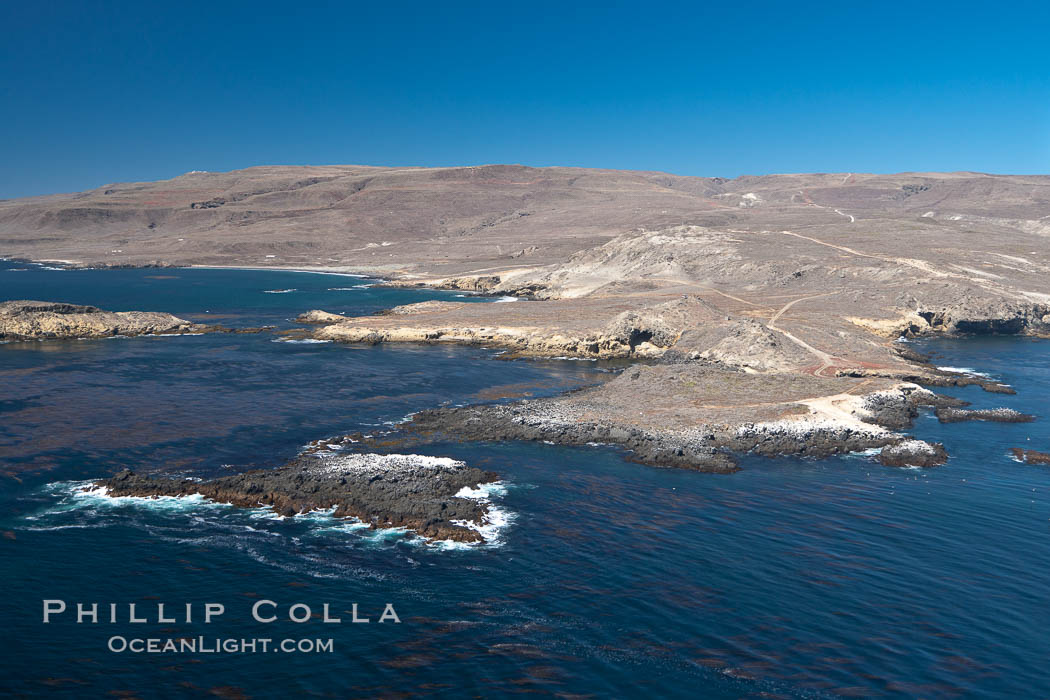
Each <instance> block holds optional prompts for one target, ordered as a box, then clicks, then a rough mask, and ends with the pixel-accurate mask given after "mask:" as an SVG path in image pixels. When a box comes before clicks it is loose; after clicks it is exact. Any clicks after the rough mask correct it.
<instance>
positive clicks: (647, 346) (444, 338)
mask: <svg viewBox="0 0 1050 700" xmlns="http://www.w3.org/2000/svg"><path fill="white" fill-rule="evenodd" d="M313 337H315V338H317V339H319V340H333V341H336V342H341V343H369V344H373V345H374V344H377V343H458V344H463V345H483V346H487V347H497V348H506V349H509V350H511V351H513V352H514V353H516V354H520V355H529V356H534V357H560V356H572V357H590V358H595V359H614V358H627V357H637V358H643V357H659V356H660V355H661V354H663V350H664V349H663V348H659V347H657V346H655V345H653V344H652V343H649V342H646V341H640V342H638V343H637V344H635V345H631V338H630V337H628V338H622V337H618V336H616V337H614V336H609V335H603V334H596V333H588V334H581V335H570V334H565V333H559V332H556V331H555V332H548V331H543V330H540V329H536V328H520V327H499V326H496V327H487V326H485V327H476V328H473V327H466V328H464V327H456V326H437V325H435V326H425V325H420V326H397V327H383V326H379V325H376V326H364V325H356V324H351V323H336V324H332V325H327V326H324V327H323V328H320V329H318V330H317V331H316V332H315V333H314V336H313ZM624 340H627V342H624Z"/></svg>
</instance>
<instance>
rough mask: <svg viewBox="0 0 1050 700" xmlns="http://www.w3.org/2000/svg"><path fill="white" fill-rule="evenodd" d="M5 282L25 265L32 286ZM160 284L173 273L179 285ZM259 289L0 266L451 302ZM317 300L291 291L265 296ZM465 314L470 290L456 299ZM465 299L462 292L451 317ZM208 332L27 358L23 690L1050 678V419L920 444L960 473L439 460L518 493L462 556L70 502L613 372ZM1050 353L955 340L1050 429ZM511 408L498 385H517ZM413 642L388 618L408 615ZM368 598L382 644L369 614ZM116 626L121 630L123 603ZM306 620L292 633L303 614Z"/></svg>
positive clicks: (20, 438)
mask: <svg viewBox="0 0 1050 700" xmlns="http://www.w3.org/2000/svg"><path fill="white" fill-rule="evenodd" d="M4 265H5V268H8V267H12V266H14V267H18V266H17V265H11V264H4ZM156 275H163V276H165V277H166V276H169V275H171V276H174V277H176V279H153V277H154V276H156ZM355 283H360V282H359V281H355V280H353V279H351V278H337V277H330V276H321V275H308V274H302V273H278V272H261V271H196V270H195V271H187V270H178V271H170V270H165V271H160V272H158V271H152V272H151V271H143V270H117V271H84V272H58V271H47V270H40V269H38V268H33V269H29V270H27V271H25V272H7V271H5V269H4V268H0V298H23V297H29V298H42V299H55V300H68V301H77V302H83V303H92V304H96V305H99V306H102V307H106V308H118V309H119V308H139V309H158V310H166V311H172V312H176V313H183V314H187V313H189V312H193V311H202V310H204V309H207V310H209V311H210V312H211V313H212V314H213V315H215V316H217V317H220V316H221V317H222V319H223V320H222V322H223V323H226V324H227V325H256V324H258V323H260V322H264V321H267V322H278V323H284V319H287V318H290V317H292V316H294V315H295V314H296V313H298V312H300V311H303V310H305V309H308V308H317V307H319V308H325V309H328V310H333V311H346V312H348V313H362V312H368V311H370V310H375V309H378V308H383V307H388V306H392V305H395V304H400V303H407V302H411V301H419V300H422V299H425V298H435V297H438V296H442V295H440V294H438V293H434V292H415V291H405V290H396V291H395V290H382V289H374V288H368V289H353V290H351V291H329V287H351V286H352V284H355ZM291 288H294V289H297V290H299V291H296V292H288V293H284V294H264V293H262V292H263V290H273V289H291ZM444 296H447V295H444ZM443 298H444V297H443ZM272 340H273V338H272V337H271V336H268V335H260V336H251V335H235V336H227V335H222V336H220V335H207V336H195V337H180V338H170V337H169V338H135V339H114V340H98V341H76V342H68V343H19V344H8V345H2V346H0V456H2V461H0V472H2V473H3V476H2V477H0V484H2V492H0V498H2V504H3V507H2V515H0V530H2V531H3V537H0V552H2V553H3V558H2V560H0V562H2V567H3V568H2V572H3V574H4V579H3V580H4V582H5V591H4V595H3V596H2V602H0V606H2V608H3V619H4V621H5V624H6V627H7V629H6V630H5V634H4V635H3V638H2V641H0V647H2V649H0V689H8V690H11V691H14V692H16V693H22V694H28V695H39V694H47V693H50V694H65V695H69V696H76V697H84V696H88V697H94V696H100V695H104V694H106V693H113V694H116V695H119V694H121V693H124V692H128V693H137V694H139V695H142V696H163V697H181V696H184V695H191V696H192V695H203V694H209V693H211V694H213V695H219V696H225V697H241V696H251V697H277V696H285V695H288V694H290V693H302V694H309V695H330V696H336V697H347V696H377V695H378V696H389V695H395V694H409V695H415V694H421V695H433V696H446V697H458V696H462V695H484V696H493V695H495V696H499V695H509V694H518V693H531V694H537V693H538V694H541V695H571V694H591V695H594V696H600V697H609V696H625V695H627V696H634V695H638V694H640V693H648V694H651V695H653V696H656V697H670V696H675V697H757V696H760V695H761V694H763V693H767V694H772V695H774V696H787V697H831V696H836V695H845V696H854V697H856V696H860V697H868V696H872V697H912V696H923V697H965V696H975V695H981V696H993V697H1018V696H1024V697H1039V696H1046V695H1047V694H1048V693H1050V681H1048V680H1047V678H1046V676H1045V673H1044V672H1043V670H1042V669H1043V668H1044V664H1045V659H1047V658H1048V656H1050V642H1048V640H1047V633H1046V629H1047V626H1048V624H1047V623H1050V613H1048V612H1047V610H1048V602H1050V601H1048V598H1050V528H1048V526H1050V502H1048V500H1047V497H1046V496H1047V488H1048V487H1050V468H1046V467H1035V466H1027V465H1023V464H1019V463H1017V462H1014V461H1012V460H1011V459H1010V458H1009V457H1008V456H1007V450H1008V448H1010V447H1014V446H1023V447H1031V448H1034V449H1042V450H1044V451H1048V450H1050V430H1048V428H1047V425H1048V423H1047V422H1046V420H1042V421H1040V422H1037V423H1034V424H1028V425H999V424H982V423H969V424H967V423H962V424H953V425H941V424H939V423H938V422H937V421H936V420H935V419H932V418H930V417H922V418H920V420H919V421H918V423H917V425H916V427H915V430H914V431H913V432H914V433H915V434H917V435H918V436H920V437H923V438H925V439H934V440H940V441H943V442H944V443H945V445H946V446H947V448H948V450H949V452H950V453H951V455H952V458H951V460H950V461H949V463H948V464H947V465H945V466H943V467H940V468H938V469H933V470H908V469H906V470H898V469H890V468H884V467H881V466H879V465H877V464H875V463H873V462H872V461H870V460H869V459H866V458H864V457H859V456H851V457H845V458H840V459H831V460H824V461H802V460H788V459H781V460H766V459H745V460H744V461H743V463H742V466H743V467H744V470H743V471H741V472H739V473H736V474H733V475H730V476H715V475H705V474H696V473H692V472H686V471H679V470H671V469H655V468H647V467H642V466H639V465H636V464H631V463H628V462H626V461H624V460H623V459H622V458H621V456H620V455H619V454H618V453H617V452H615V451H613V450H609V449H568V448H561V447H555V446H550V445H544V444H442V445H436V446H431V447H429V448H427V449H426V450H425V452H426V453H428V454H435V455H447V456H451V457H455V458H458V459H464V460H466V461H467V462H469V463H471V464H474V465H478V466H482V467H485V468H490V469H494V470H497V471H499V472H501V473H502V474H503V475H505V477H506V479H505V481H506V490H505V494H504V495H502V496H497V497H496V502H497V503H498V505H499V507H500V508H501V509H503V510H504V511H505V512H506V513H507V514H508V519H509V524H508V525H507V526H506V527H505V528H503V529H502V530H501V532H500V535H499V538H498V542H497V544H495V545H493V546H486V547H475V548H469V549H448V548H441V547H434V546H428V545H424V544H421V543H420V542H418V541H416V540H415V539H414V538H412V537H411V536H410V535H408V534H404V533H389V532H387V533H379V534H377V533H371V532H369V531H367V530H361V529H359V528H355V527H353V526H351V525H347V524H346V523H340V522H336V521H332V520H331V519H326V518H324V517H319V516H315V517H310V518H296V519H287V520H278V519H273V518H271V517H268V516H267V515H266V514H265V513H263V512H253V511H245V510H237V509H233V508H230V507H226V506H216V505H208V504H204V503H192V502H189V503H187V502H161V503H153V504H152V505H142V504H136V503H133V502H113V501H111V500H106V499H103V498H91V497H77V496H74V495H73V492H74V489H75V483H76V482H78V481H79V480H83V479H87V478H90V477H95V476H102V475H105V474H109V473H112V472H113V471H115V470H117V469H120V468H123V467H125V466H130V467H132V468H138V469H162V470H168V471H174V472H185V473H190V474H195V475H209V474H213V473H223V472H224V471H228V470H230V469H243V468H246V467H250V466H268V465H276V464H279V463H280V462H282V461H283V460H284V459H286V458H288V457H290V456H292V455H294V454H295V453H296V452H297V451H298V449H300V447H301V446H302V445H303V444H304V443H306V442H308V441H309V440H312V439H314V438H317V437H322V436H326V435H331V434H335V433H339V432H346V431H353V430H382V429H385V427H386V426H385V424H386V423H387V422H391V421H397V420H400V419H401V417H403V416H404V415H405V414H407V413H409V412H411V411H415V410H419V409H421V408H426V407H430V406H435V405H439V404H441V403H443V402H454V403H462V402H467V401H479V400H495V399H498V398H499V397H504V396H513V395H519V394H521V393H525V392H530V393H532V394H534V395H540V394H549V393H554V392H558V391H562V390H564V389H566V388H570V387H572V386H577V385H580V384H582V383H586V382H589V381H592V380H593V378H594V377H595V376H596V374H595V373H596V372H597V371H599V370H601V369H602V368H599V367H596V366H595V364H594V363H587V362H557V361H514V362H506V361H500V360H498V359H496V357H495V353H493V352H491V351H487V350H481V349H466V348H445V347H422V348H411V347H403V348H397V347H383V346H379V347H353V346H340V345H332V344H289V343H278V342H272ZM1047 348H1048V345H1047V344H1046V343H1045V342H1037V341H1031V340H1018V339H1006V338H1003V339H985V340H972V341H948V342H939V343H937V344H935V345H931V346H928V348H927V349H932V350H934V351H936V352H937V353H939V355H940V356H939V357H938V360H937V361H938V363H939V364H942V365H952V366H965V367H972V368H975V369H977V370H980V371H983V372H988V373H991V374H993V375H994V376H995V377H997V378H1001V379H1002V380H1004V381H1006V382H1008V383H1011V384H1013V385H1014V386H1016V387H1017V388H1018V390H1019V394H1018V395H1017V396H996V395H991V394H986V393H983V392H981V391H980V390H979V389H976V388H967V389H960V390H953V392H952V393H955V394H957V395H959V396H962V397H964V398H967V399H969V400H971V401H973V402H974V404H975V405H977V406H981V407H986V406H987V407H991V406H999V405H1006V406H1010V407H1012V408H1015V409H1018V410H1021V411H1026V412H1031V413H1036V414H1041V415H1044V416H1045V415H1047V414H1050V411H1048V410H1047V400H1046V396H1047V390H1048V389H1050V358H1048V355H1047ZM493 387H496V388H493ZM45 598H53V599H64V600H66V601H67V602H69V603H70V604H73V603H75V602H86V603H91V602H99V603H105V604H108V603H110V602H115V603H119V604H121V606H122V607H123V608H125V610H124V611H123V612H122V617H124V618H126V605H127V604H128V603H132V602H134V603H136V604H138V607H139V611H140V612H141V611H143V610H151V611H152V612H150V616H151V618H153V617H155V615H156V608H155V606H156V604H157V603H158V602H165V603H167V604H168V606H167V608H168V610H169V611H170V610H171V609H172V607H173V606H174V605H176V604H177V605H178V606H179V609H181V606H182V605H184V604H185V603H187V602H193V603H196V604H198V608H197V609H196V612H195V615H197V616H198V617H199V616H200V615H201V614H202V611H203V607H202V606H203V604H204V603H206V602H218V603H222V604H224V605H225V607H226V613H225V614H224V615H223V616H222V617H221V618H219V619H218V620H216V621H215V622H213V623H212V624H210V625H204V624H202V623H200V622H199V621H197V618H195V621H194V622H192V623H188V624H187V623H185V622H182V621H181V620H180V621H179V622H176V623H170V624H169V623H162V624H158V623H156V622H154V621H151V622H149V623H146V624H138V625H130V624H127V623H126V622H124V623H121V624H115V625H111V624H108V623H100V624H97V625H91V624H89V623H84V624H80V625H77V624H75V623H74V621H73V620H72V619H71V615H69V614H66V615H63V616H61V617H60V618H59V619H57V620H56V621H55V622H53V623H51V624H48V625H43V624H41V600H42V599H45ZM260 598H266V599H271V600H274V601H277V602H279V603H282V605H284V606H287V605H289V604H292V603H300V602H301V603H306V604H308V605H310V606H311V608H312V609H313V611H314V612H315V613H320V611H321V606H322V605H323V604H324V603H329V604H330V609H331V610H332V612H333V614H339V615H340V616H341V617H342V619H343V624H340V625H333V624H325V623H323V622H321V621H320V620H319V619H315V620H312V621H310V622H307V623H304V624H295V623H292V622H289V621H287V620H281V621H278V622H274V623H271V624H266V625H264V624H260V623H257V622H254V621H253V620H252V619H251V616H250V608H251V606H252V604H253V603H254V602H255V601H257V600H259V599H260ZM388 602H389V603H392V604H393V605H394V607H395V608H396V611H397V613H398V615H399V616H400V618H401V620H402V622H401V624H392V623H384V624H378V623H377V622H376V619H377V618H378V616H379V613H380V612H381V611H382V609H383V605H384V604H385V603H388ZM353 603H357V604H358V608H359V613H360V614H361V615H363V616H367V617H370V618H371V619H372V622H371V623H370V624H351V623H350V621H349V620H350V614H349V613H348V612H343V611H347V610H350V609H351V605H352V604H353ZM102 610H103V617H105V616H106V611H108V606H103V608H102ZM285 611H286V608H282V615H283V614H284V612H285ZM114 635H122V636H125V637H128V638H132V637H147V638H148V637H157V638H167V637H183V636H187V637H188V636H197V635H206V636H207V637H209V638H214V637H223V638H227V637H236V638H242V637H244V638H274V639H277V640H280V639H284V638H291V639H301V638H307V639H313V638H320V639H328V638H331V639H332V640H333V648H334V651H333V652H332V653H313V654H308V653H279V652H274V653H267V654H263V653H255V654H250V653H233V654H217V653H213V654H181V655H180V654H145V653H143V654H133V653H131V652H124V653H113V652H110V651H108V650H107V640H109V639H110V637H112V636H114Z"/></svg>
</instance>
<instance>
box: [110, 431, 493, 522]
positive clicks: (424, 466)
mask: <svg viewBox="0 0 1050 700" xmlns="http://www.w3.org/2000/svg"><path fill="white" fill-rule="evenodd" d="M497 479H498V475H497V474H495V473H494V472H487V471H482V470H480V469H477V468H474V467H468V466H467V465H466V464H464V463H463V462H460V461H457V460H454V459H448V458H445V457H426V456H422V455H377V454H331V453H321V452H315V453H313V454H306V455H303V456H300V457H298V458H296V459H294V460H292V461H291V462H289V463H288V464H286V465H284V466H282V467H280V468H278V469H257V470H253V471H249V472H244V473H243V474H238V475H236V476H227V477H221V478H218V479H213V480H210V481H192V480H189V479H179V480H176V479H166V478H162V477H157V478H153V477H147V476H140V475H138V474H135V473H134V472H132V471H127V470H125V471H123V472H121V473H119V474H117V475H116V476H114V477H112V478H110V479H101V480H99V481H97V482H95V484H96V485H97V486H100V487H103V488H105V489H106V490H107V493H108V495H110V496H138V497H144V498H154V497H158V496H190V495H193V494H200V495H202V496H204V497H205V498H207V499H209V500H212V501H215V502H218V503H229V504H232V505H235V506H240V507H243V508H257V507H260V506H262V507H269V508H271V509H272V510H273V511H274V512H276V513H278V514H280V515H283V516H293V515H296V514H300V513H307V512H310V511H313V510H329V509H334V511H333V516H334V517H337V518H347V517H354V518H357V519H359V520H360V521H361V522H363V523H366V524H368V525H369V526H370V527H372V528H395V527H404V528H408V529H410V530H413V531H415V532H416V533H418V534H419V535H420V536H422V537H425V538H427V539H428V540H431V541H433V540H455V541H459V542H482V541H484V537H483V536H482V535H481V533H479V532H478V531H477V530H476V529H474V528H472V527H470V525H475V526H480V525H482V524H484V522H485V517H486V515H487V513H488V507H487V506H486V505H485V504H484V503H483V502H480V501H478V500H476V499H471V498H464V497H461V496H457V495H456V494H458V493H459V492H460V491H461V490H462V489H464V488H471V489H474V488H477V487H478V486H479V485H480V484H484V483H491V482H493V481H496V480H497Z"/></svg>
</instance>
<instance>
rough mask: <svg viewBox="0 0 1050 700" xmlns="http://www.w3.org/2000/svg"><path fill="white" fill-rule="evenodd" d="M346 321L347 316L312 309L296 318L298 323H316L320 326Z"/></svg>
mask: <svg viewBox="0 0 1050 700" xmlns="http://www.w3.org/2000/svg"><path fill="white" fill-rule="evenodd" d="M345 320H346V316H340V315H339V314H333V313H329V312H327V311H322V310H321V309H312V310H310V311H306V312H304V313H301V314H299V315H298V316H296V317H295V322H296V323H316V324H320V325H324V324H328V323H341V322H342V321H345Z"/></svg>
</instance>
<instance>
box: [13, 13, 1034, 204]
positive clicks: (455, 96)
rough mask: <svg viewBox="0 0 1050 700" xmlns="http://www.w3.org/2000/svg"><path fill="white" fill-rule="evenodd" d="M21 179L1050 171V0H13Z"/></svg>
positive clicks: (34, 182)
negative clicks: (235, 173)
mask: <svg viewBox="0 0 1050 700" xmlns="http://www.w3.org/2000/svg"><path fill="white" fill-rule="evenodd" d="M0 37H2V41H0V134H2V139H0V197H17V196H24V195H31V194H42V193H50V192H63V191H75V190H82V189H87V188H91V187H96V186H99V185H102V184H106V183H110V182H121V181H131V180H153V179H158V178H165V177H172V176H175V175H178V174H180V173H183V172H186V171H188V170H229V169H233V168H241V167H247V166H251V165H261V164H278V163H280V164H323V163H358V164H372V165H470V164H480V163H524V164H527V165H581V166H592V167H607V168H629V169H646V170H664V171H668V172H674V173H680V174H685V175H708V176H713V175H721V176H729V177H731V176H736V175H740V174H761V173H770V172H800V171H810V172H811V171H824V172H829V171H842V172H846V171H855V172H896V171H903V170H980V171H987V172H1009V173H1039V172H1042V173H1046V172H1050V3H1047V2H1046V1H1045V0H1044V1H1043V2H980V3H976V2H966V1H964V0H960V1H958V2H939V1H936V0H931V1H927V2H922V1H920V2H915V3H912V2H862V1H860V0H853V1H840V2H829V3H807V2H804V1H798V2H769V3H766V2H749V3H743V2H731V1H729V0H725V1H723V2H720V3H717V4H715V3H703V2H693V3H681V4H673V3H651V2H641V1H639V2H632V3H618V2H603V3H598V4H589V3H571V2H551V3H548V2H542V1H530V2H497V1H491V2H485V3H472V2H471V3H468V2H436V1H433V2H426V3H414V2H402V3H377V2H370V3H352V2H332V3H314V2H308V1H300V2H281V3H273V4H271V3H268V2H265V1H262V0H260V1H259V2H254V3H222V2H214V3H212V2H200V3H199V2H192V1H190V2H167V3H153V2H141V1H136V2H119V3H118V2H102V1H98V2H87V1H81V2H62V1H60V0H49V1H47V2H15V1H14V0H2V2H0Z"/></svg>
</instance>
